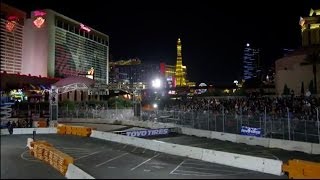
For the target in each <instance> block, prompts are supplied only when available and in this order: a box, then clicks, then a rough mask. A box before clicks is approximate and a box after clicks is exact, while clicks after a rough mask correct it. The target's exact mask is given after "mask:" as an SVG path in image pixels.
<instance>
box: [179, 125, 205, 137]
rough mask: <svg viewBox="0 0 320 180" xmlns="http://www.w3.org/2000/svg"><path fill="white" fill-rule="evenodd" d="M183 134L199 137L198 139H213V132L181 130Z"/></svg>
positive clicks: (190, 129)
mask: <svg viewBox="0 0 320 180" xmlns="http://www.w3.org/2000/svg"><path fill="white" fill-rule="evenodd" d="M180 130H181V133H182V134H186V135H190V136H197V137H206V138H211V131H206V130H200V129H192V128H184V127H182V128H180Z"/></svg>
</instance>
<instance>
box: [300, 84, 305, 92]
mask: <svg viewBox="0 0 320 180" xmlns="http://www.w3.org/2000/svg"><path fill="white" fill-rule="evenodd" d="M300 93H301V95H304V83H303V81H302V82H301V91H300Z"/></svg>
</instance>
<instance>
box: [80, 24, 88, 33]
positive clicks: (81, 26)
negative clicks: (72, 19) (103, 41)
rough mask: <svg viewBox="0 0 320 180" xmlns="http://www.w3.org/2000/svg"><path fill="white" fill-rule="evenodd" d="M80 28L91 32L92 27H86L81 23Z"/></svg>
mask: <svg viewBox="0 0 320 180" xmlns="http://www.w3.org/2000/svg"><path fill="white" fill-rule="evenodd" d="M80 29H83V30H85V31H87V32H90V31H91V29H90V28H88V27H86V26H85V25H84V24H80Z"/></svg>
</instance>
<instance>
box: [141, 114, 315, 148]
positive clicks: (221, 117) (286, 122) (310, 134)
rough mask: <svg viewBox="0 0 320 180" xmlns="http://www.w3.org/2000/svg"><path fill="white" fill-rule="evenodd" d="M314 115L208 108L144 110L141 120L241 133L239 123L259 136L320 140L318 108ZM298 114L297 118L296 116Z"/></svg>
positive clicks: (310, 140) (295, 139) (306, 140)
mask: <svg viewBox="0 0 320 180" xmlns="http://www.w3.org/2000/svg"><path fill="white" fill-rule="evenodd" d="M315 112H316V116H301V115H297V114H295V115H294V114H292V113H291V112H290V111H289V109H287V112H286V113H284V114H283V116H280V117H279V116H275V115H272V114H267V113H266V111H265V112H261V113H260V114H242V113H240V114H239V113H234V114H230V113H226V112H225V111H224V110H223V109H222V112H219V113H217V112H210V111H199V110H198V111H197V110H189V111H175V110H171V111H163V110H161V111H160V110H157V111H144V112H142V116H141V119H142V120H145V121H146V120H148V121H157V122H163V123H174V124H178V125H182V126H185V127H190V128H195V129H203V130H209V131H218V132H226V133H233V134H240V133H241V128H242V126H247V127H251V128H261V130H262V135H261V136H262V137H268V138H277V139H287V140H294V141H305V142H313V143H320V133H319V108H315ZM298 117H299V118H298Z"/></svg>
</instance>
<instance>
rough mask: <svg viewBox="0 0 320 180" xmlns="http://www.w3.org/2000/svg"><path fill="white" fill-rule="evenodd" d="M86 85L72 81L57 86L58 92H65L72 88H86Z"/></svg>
mask: <svg viewBox="0 0 320 180" xmlns="http://www.w3.org/2000/svg"><path fill="white" fill-rule="evenodd" d="M88 89H89V88H88V86H87V85H85V84H84V83H73V84H69V85H66V86H62V87H58V94H63V93H67V92H70V91H74V90H88Z"/></svg>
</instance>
